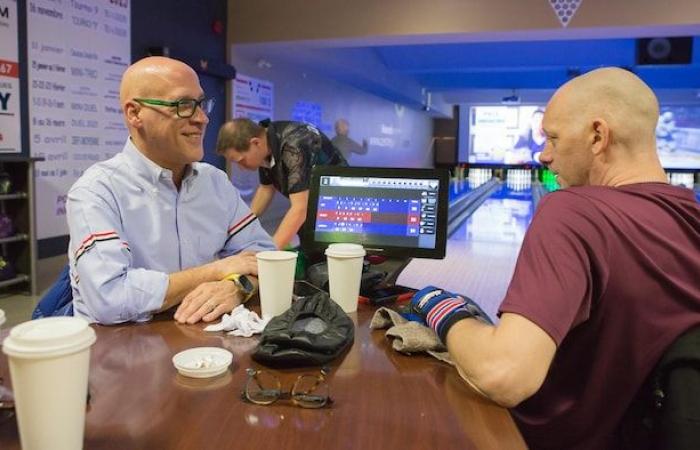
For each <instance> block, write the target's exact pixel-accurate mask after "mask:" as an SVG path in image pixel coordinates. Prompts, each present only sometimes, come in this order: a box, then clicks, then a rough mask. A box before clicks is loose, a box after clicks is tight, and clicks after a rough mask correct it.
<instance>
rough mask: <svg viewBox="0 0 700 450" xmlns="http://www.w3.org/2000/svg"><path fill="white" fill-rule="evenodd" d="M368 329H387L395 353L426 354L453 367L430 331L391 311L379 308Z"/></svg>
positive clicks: (448, 356) (443, 349)
mask: <svg viewBox="0 0 700 450" xmlns="http://www.w3.org/2000/svg"><path fill="white" fill-rule="evenodd" d="M369 327H370V328H372V329H373V330H377V329H385V328H388V330H387V331H386V336H387V337H389V338H394V339H393V341H392V343H391V346H392V347H393V348H394V350H396V351H397V352H401V353H406V354H411V353H415V352H426V353H428V354H429V355H431V356H433V357H435V358H437V359H438V360H440V361H444V362H446V363H449V364H452V365H454V363H453V362H452V359H451V358H450V354H449V353H448V352H447V349H446V348H445V346H444V345H442V342H440V339H438V337H437V335H436V334H435V332H434V331H433V330H432V329H430V328H428V327H426V326H425V325H421V324H420V323H418V322H410V321H408V320H406V319H405V318H404V317H403V316H401V314H399V313H397V312H396V311H394V310H393V309H389V308H385V307H381V308H379V309H378V310H376V311H375V312H374V316H372V321H371V322H370V324H369Z"/></svg>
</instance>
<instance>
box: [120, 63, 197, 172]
mask: <svg viewBox="0 0 700 450" xmlns="http://www.w3.org/2000/svg"><path fill="white" fill-rule="evenodd" d="M119 97H120V102H121V106H122V109H123V110H124V119H125V122H126V126H127V128H128V129H129V135H130V137H131V140H132V142H133V143H134V145H135V146H136V147H137V148H138V149H139V151H140V152H141V153H143V154H144V155H146V157H147V158H149V159H151V160H152V161H154V162H156V164H158V165H159V166H161V167H164V168H166V169H170V170H172V171H173V172H176V176H180V175H181V174H182V173H184V168H185V166H186V165H187V164H190V163H193V162H195V161H199V160H200V159H202V156H203V154H204V147H203V138H204V132H205V130H206V126H207V124H208V123H209V118H208V117H207V112H206V111H204V110H203V109H202V106H201V105H202V103H201V102H202V101H203V100H204V91H203V90H202V86H201V85H200V83H199V78H198V77H197V74H196V73H195V71H194V70H192V69H191V68H190V67H189V66H187V65H186V64H185V63H183V62H181V61H177V60H174V59H170V58H164V57H161V56H154V57H149V58H144V59H142V60H140V61H137V62H135V63H134V64H132V65H131V66H130V67H129V68H128V69H126V71H125V72H124V75H123V76H122V82H121V86H120V90H119ZM180 101H182V102H191V101H195V102H198V103H196V105H197V106H194V109H192V107H190V111H191V112H192V114H191V115H187V114H185V115H184V117H183V115H182V114H181V111H180V104H179V102H180ZM190 105H191V103H190Z"/></svg>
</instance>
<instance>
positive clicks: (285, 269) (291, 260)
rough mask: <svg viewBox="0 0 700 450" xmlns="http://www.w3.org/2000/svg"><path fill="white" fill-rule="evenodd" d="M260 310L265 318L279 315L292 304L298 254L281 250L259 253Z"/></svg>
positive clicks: (257, 255)
mask: <svg viewBox="0 0 700 450" xmlns="http://www.w3.org/2000/svg"><path fill="white" fill-rule="evenodd" d="M255 256H256V258H257V259H258V281H259V283H260V311H261V314H262V316H263V318H265V319H269V318H272V317H275V316H279V315H280V314H282V313H283V312H285V311H286V310H288V309H289V308H290V307H291V306H292V292H293V290H294V271H295V269H296V264H297V254H296V253H295V252H286V251H281V250H271V251H266V252H260V253H257V254H256V255H255Z"/></svg>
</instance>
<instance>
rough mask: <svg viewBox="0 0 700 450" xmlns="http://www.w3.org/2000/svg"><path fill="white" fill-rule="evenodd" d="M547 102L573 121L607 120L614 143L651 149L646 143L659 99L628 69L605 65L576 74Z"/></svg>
mask: <svg viewBox="0 0 700 450" xmlns="http://www.w3.org/2000/svg"><path fill="white" fill-rule="evenodd" d="M550 106H552V107H554V108H561V111H560V112H562V113H563V114H564V115H565V116H567V117H568V119H569V120H572V121H580V122H581V123H584V124H585V123H588V122H590V121H591V120H594V119H596V118H601V119H604V120H606V121H607V123H608V124H609V126H610V129H611V130H612V143H613V144H618V145H621V146H622V147H624V148H626V149H629V150H632V149H650V150H653V149H654V147H653V145H649V144H651V143H653V142H655V129H656V124H657V122H658V118H659V102H658V100H657V99H656V96H655V95H654V92H653V91H652V90H651V88H649V86H647V85H646V84H645V83H644V82H643V81H642V80H641V79H640V78H639V77H637V76H636V75H634V74H633V73H631V72H629V71H627V70H624V69H620V68H616V67H607V68H603V69H597V70H593V71H591V72H588V73H586V74H584V75H581V76H579V77H576V78H574V79H573V80H571V81H569V82H568V83H566V84H565V85H563V86H562V87H561V88H560V89H559V90H558V91H557V92H556V93H555V94H554V96H553V97H552V100H551V101H550Z"/></svg>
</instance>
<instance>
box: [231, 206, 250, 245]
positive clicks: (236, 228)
mask: <svg viewBox="0 0 700 450" xmlns="http://www.w3.org/2000/svg"><path fill="white" fill-rule="evenodd" d="M257 218H258V216H256V215H255V214H253V213H252V212H251V213H248V214H247V215H246V216H244V217H243V218H242V219H241V220H239V221H238V222H236V223H235V224H234V225H232V226H231V228H229V229H228V237H227V238H226V242H228V241H229V240H230V239H231V238H232V237H234V236H235V235H237V234H238V233H240V232H241V231H243V229H244V228H245V227H247V226H248V225H250V224H251V223H253V222H255V219H257Z"/></svg>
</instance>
